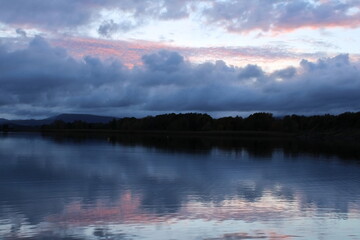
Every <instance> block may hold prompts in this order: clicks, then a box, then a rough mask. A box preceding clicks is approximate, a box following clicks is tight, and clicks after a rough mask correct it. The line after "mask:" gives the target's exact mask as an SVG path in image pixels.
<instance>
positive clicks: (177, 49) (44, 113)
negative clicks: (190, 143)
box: [0, 0, 360, 119]
mask: <svg viewBox="0 0 360 240" xmlns="http://www.w3.org/2000/svg"><path fill="white" fill-rule="evenodd" d="M0 6H1V7H0V118H8V119H21V118H44V117H49V116H53V115H56V114H59V113H88V114H89V113H90V114H98V115H108V116H116V117H125V116H135V117H143V116H148V115H156V114H162V113H170V112H177V113H181V112H202V113H208V114H210V115H212V116H213V117H221V116H235V115H241V116H247V115H248V114H251V113H253V112H272V113H274V114H275V115H285V114H304V115H312V114H325V113H332V114H336V113H341V112H345V111H360V94H359V93H360V69H359V67H360V44H359V40H358V38H359V36H360V0H251V1H249V0H196V1H195V0H31V1H29V0H11V1H9V0H0Z"/></svg>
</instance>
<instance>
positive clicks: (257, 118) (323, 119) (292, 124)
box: [41, 112, 360, 133]
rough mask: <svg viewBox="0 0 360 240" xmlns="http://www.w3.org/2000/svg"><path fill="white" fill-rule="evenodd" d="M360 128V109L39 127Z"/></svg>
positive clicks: (198, 115)
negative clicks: (317, 112) (324, 112)
mask: <svg viewBox="0 0 360 240" xmlns="http://www.w3.org/2000/svg"><path fill="white" fill-rule="evenodd" d="M359 128H360V112H356V113H354V112H346V113H343V114H340V115H330V114H326V115H316V116H300V115H287V116H285V117H274V116H273V114H272V113H266V112H259V113H254V114H251V115H250V116H248V117H245V118H243V117H240V116H236V117H222V118H218V119H215V118H212V117H211V116H210V115H208V114H201V113H185V114H175V113H171V114H162V115H157V116H148V117H144V118H134V117H131V118H129V117H126V118H118V119H113V120H112V121H110V122H108V123H87V122H84V121H74V122H68V123H67V122H64V121H61V120H57V121H54V122H53V123H52V124H48V125H43V126H41V129H42V130H50V129H58V130H61V129H100V130H101V129H106V130H118V131H265V132H266V131H273V132H291V133H294V132H295V133H296V132H312V131H314V132H321V131H336V130H348V129H359Z"/></svg>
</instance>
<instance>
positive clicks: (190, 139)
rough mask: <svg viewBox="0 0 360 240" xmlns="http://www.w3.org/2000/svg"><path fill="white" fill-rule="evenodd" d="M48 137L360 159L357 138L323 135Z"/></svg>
mask: <svg viewBox="0 0 360 240" xmlns="http://www.w3.org/2000/svg"><path fill="white" fill-rule="evenodd" d="M43 136H44V137H46V138H51V139H53V140H54V141H56V142H69V141H71V142H74V143H81V142H86V141H89V140H91V139H93V140H95V139H98V140H99V139H103V140H104V141H108V142H109V143H111V144H114V145H115V144H120V145H122V146H128V147H131V146H133V147H135V146H144V147H147V148H156V149H158V150H163V151H166V152H174V153H176V152H184V153H192V154H210V152H211V151H212V150H213V149H214V148H217V149H220V150H223V151H229V152H230V151H231V152H234V153H239V154H240V153H241V152H242V151H244V152H246V153H247V154H249V155H250V156H253V157H255V158H256V157H260V158H264V157H265V158H270V157H271V156H272V155H273V153H274V151H276V150H280V151H283V152H284V153H285V155H287V156H289V157H297V156H299V155H300V154H312V155H315V156H325V157H332V156H336V157H339V158H341V159H349V160H350V159H353V160H359V159H360V144H359V143H357V142H353V143H349V142H343V141H339V142H335V141H323V140H319V139H312V140H308V139H295V138H279V137H276V138H275V137H239V136H230V135H229V136H228V135H223V136H217V135H209V136H189V135H174V134H163V133H161V134H156V133H149V134H144V133H122V134H112V133H103V134H94V133H93V134H91V133H90V134H89V133H83V134H80V133H71V132H64V133H55V134H54V133H43Z"/></svg>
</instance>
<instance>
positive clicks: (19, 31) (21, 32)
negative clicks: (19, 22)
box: [16, 28, 27, 37]
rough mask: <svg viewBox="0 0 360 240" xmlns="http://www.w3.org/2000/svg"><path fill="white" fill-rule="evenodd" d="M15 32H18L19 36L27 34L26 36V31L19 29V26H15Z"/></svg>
mask: <svg viewBox="0 0 360 240" xmlns="http://www.w3.org/2000/svg"><path fill="white" fill-rule="evenodd" d="M16 33H17V34H19V35H20V36H21V37H27V36H26V31H24V30H23V29H21V28H17V29H16Z"/></svg>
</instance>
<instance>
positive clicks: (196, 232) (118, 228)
mask: <svg viewBox="0 0 360 240" xmlns="http://www.w3.org/2000/svg"><path fill="white" fill-rule="evenodd" d="M359 149H360V148H358V147H357V146H356V145H354V146H353V145H351V144H348V143H346V144H343V145H341V144H340V145H339V144H334V143H323V142H322V141H318V142H317V143H309V142H308V141H302V142H297V141H293V140H284V139H256V138H249V139H246V138H242V139H240V138H239V139H237V138H228V137H216V136H212V137H188V136H167V135H161V136H151V135H146V136H141V135H136V136H133V135H124V136H66V135H51V134H48V135H41V134H25V133H9V134H2V135H1V134H0V190H1V194H0V239H4V240H10V239H11V240H15V239H55V240H58V239H67V240H80V239H94V240H95V239H156V240H161V239H167V240H168V239H186V240H191V239H201V240H234V239H236V240H237V239H269V240H276V239H299V240H300V239H306V240H309V239H324V240H325V239H326V240H329V239H334V240H335V239H336V240H339V239H342V240H343V239H360V228H359V226H360V164H359V163H360V161H359V159H360V156H359V151H360V150H359Z"/></svg>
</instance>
